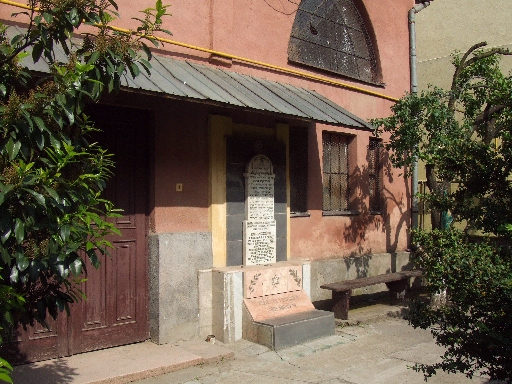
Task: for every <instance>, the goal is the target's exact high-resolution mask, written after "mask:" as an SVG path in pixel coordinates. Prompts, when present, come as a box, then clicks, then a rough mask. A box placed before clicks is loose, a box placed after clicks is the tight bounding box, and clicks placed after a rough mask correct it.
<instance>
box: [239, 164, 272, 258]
mask: <svg viewBox="0 0 512 384" xmlns="http://www.w3.org/2000/svg"><path fill="white" fill-rule="evenodd" d="M246 170H247V172H246V173H245V174H244V176H245V183H246V188H245V190H246V196H245V220H244V265H257V264H268V263H275V261H276V221H275V219H274V179H275V175H274V174H273V168H272V162H271V161H270V159H269V158H268V157H266V156H264V155H257V156H255V157H253V158H252V160H251V161H250V162H249V164H248V165H247V169H246Z"/></svg>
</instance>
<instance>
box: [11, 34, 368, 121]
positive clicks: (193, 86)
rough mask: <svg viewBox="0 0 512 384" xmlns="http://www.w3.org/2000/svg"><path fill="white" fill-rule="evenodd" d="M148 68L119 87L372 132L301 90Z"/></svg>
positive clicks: (159, 64) (202, 71)
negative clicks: (148, 70)
mask: <svg viewBox="0 0 512 384" xmlns="http://www.w3.org/2000/svg"><path fill="white" fill-rule="evenodd" d="M8 32H9V33H8V34H9V35H10V34H18V33H23V30H21V29H20V28H18V27H11V28H9V29H8ZM55 48H56V49H55V55H56V59H57V61H62V62H66V61H67V57H66V55H65V54H64V52H63V51H62V50H61V48H60V46H56V47H55ZM23 63H24V64H25V65H26V66H27V67H28V68H29V69H30V70H34V71H37V72H45V73H48V72H49V67H48V64H47V63H46V62H45V61H44V59H43V58H41V59H40V60H39V61H38V62H37V63H35V64H34V62H33V61H32V59H31V55H29V56H28V57H26V58H25V59H24V62H23ZM151 66H152V68H151V76H148V74H147V73H146V72H144V71H141V73H140V75H139V76H138V77H136V78H135V79H133V78H132V77H131V76H130V75H126V76H124V77H123V79H122V82H121V83H122V86H123V87H125V88H128V89H133V90H143V91H147V92H151V93H157V94H163V95H167V96H171V97H176V98H182V99H186V100H194V101H198V102H212V103H217V104H219V105H228V106H233V107H240V108H247V109H252V110H255V111H262V112H268V113H275V114H279V115H284V116H287V117H294V118H299V119H302V120H308V121H314V122H320V123H326V124H330V125H345V126H350V127H353V128H357V129H364V130H373V127H372V126H371V125H370V124H368V123H367V122H365V121H364V120H363V119H361V118H359V117H357V116H355V115H353V114H351V113H350V112H348V111H347V110H345V109H344V108H342V107H341V106H339V105H338V104H336V103H335V102H333V101H331V100H329V99H327V98H325V97H323V96H322V95H320V94H319V93H317V92H315V91H311V90H308V89H305V88H299V87H296V86H292V85H288V84H284V83H279V82H274V81H269V80H265V79H262V78H258V77H254V76H248V75H242V74H239V73H236V72H231V71H227V70H224V69H219V68H216V67H213V66H206V65H201V64H197V63H193V62H190V61H182V60H176V59H172V58H170V57H165V56H161V55H154V56H153V59H152V60H151Z"/></svg>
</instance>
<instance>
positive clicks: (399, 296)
mask: <svg viewBox="0 0 512 384" xmlns="http://www.w3.org/2000/svg"><path fill="white" fill-rule="evenodd" d="M386 285H387V287H388V289H389V297H390V299H391V304H392V305H400V304H403V302H404V299H405V294H406V293H407V288H409V279H402V280H397V281H391V282H389V283H386Z"/></svg>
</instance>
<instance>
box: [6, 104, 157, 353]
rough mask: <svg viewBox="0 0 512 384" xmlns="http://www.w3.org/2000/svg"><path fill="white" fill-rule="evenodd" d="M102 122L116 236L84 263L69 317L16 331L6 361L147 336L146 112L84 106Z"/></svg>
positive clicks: (84, 349) (100, 137)
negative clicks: (97, 261) (104, 251)
mask: <svg viewBox="0 0 512 384" xmlns="http://www.w3.org/2000/svg"><path fill="white" fill-rule="evenodd" d="M88 114H90V115H91V116H92V118H93V121H95V122H96V126H98V127H100V128H102V132H101V133H98V137H95V138H94V139H95V140H97V141H98V142H99V143H100V144H101V145H102V146H103V147H104V148H108V149H109V152H110V153H113V154H114V161H115V163H116V166H115V170H114V173H115V176H113V177H112V178H111V179H109V182H108V184H107V189H106V191H105V197H106V198H107V199H109V200H111V201H113V202H114V205H115V206H116V207H117V208H121V209H122V210H123V212H122V216H121V217H117V218H115V219H113V220H114V222H115V225H116V227H117V228H118V229H119V230H120V231H121V236H117V235H114V236H111V237H110V238H109V239H108V240H109V241H110V242H111V243H112V244H113V249H111V250H110V253H111V255H110V257H109V256H106V257H102V258H101V266H100V268H99V269H95V268H94V267H92V266H91V265H90V263H89V264H88V265H87V276H86V278H87V280H86V282H85V283H83V284H82V290H83V292H84V293H85V294H86V296H87V299H86V300H82V301H81V302H78V303H75V304H73V305H72V307H71V316H69V317H68V316H66V313H65V312H63V313H60V314H59V316H58V319H57V321H52V322H50V329H46V328H45V327H43V326H41V325H40V324H37V325H35V326H34V327H29V328H28V329H27V330H26V331H24V330H19V331H18V332H17V334H16V337H15V339H14V340H13V341H12V342H11V343H8V344H6V345H4V348H3V349H4V351H3V353H2V357H7V358H8V359H9V358H10V359H11V361H14V362H30V361H38V360H45V359H50V358H54V357H59V356H69V355H72V354H76V353H81V352H87V351H92V350H96V349H102V348H107V347H112V346H117V345H123V344H129V343H134V342H138V341H143V340H146V339H148V338H149V325H148V278H147V268H148V266H147V264H148V256H147V230H148V229H147V227H148V223H147V201H148V199H147V195H148V174H149V172H148V169H149V168H148V156H147V153H148V151H147V148H146V146H147V144H146V143H147V142H148V140H147V138H148V133H149V129H148V128H149V127H148V125H149V124H150V121H151V116H150V114H149V113H148V112H145V111H141V110H136V109H131V108H120V107H111V106H91V108H90V109H89V110H88Z"/></svg>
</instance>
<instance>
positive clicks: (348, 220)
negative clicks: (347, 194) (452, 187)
mask: <svg viewBox="0 0 512 384" xmlns="http://www.w3.org/2000/svg"><path fill="white" fill-rule="evenodd" d="M164 3H170V4H171V7H170V8H169V11H170V12H171V13H172V16H171V17H167V18H166V19H165V24H164V27H165V28H167V29H169V30H171V31H172V32H173V36H172V37H168V36H166V35H163V34H162V35H161V36H162V37H165V38H170V39H173V40H176V41H179V42H183V43H187V44H191V45H195V46H199V47H203V48H209V49H213V50H217V51H222V52H226V53H229V54H233V55H237V56H240V57H246V58H249V59H252V60H256V61H261V62H265V63H269V64H272V65H276V66H281V67H285V68H290V69H295V70H299V71H301V72H306V73H310V74H313V75H316V76H321V77H326V78H329V79H333V80H337V81H341V82H344V83H346V84H349V85H353V86H356V87H360V88H362V89H367V90H370V91H373V92H377V93H381V94H384V95H387V96H391V97H395V98H399V97H401V96H402V95H403V94H404V93H405V92H406V91H407V90H408V88H409V80H408V79H409V66H408V65H409V64H408V53H409V43H408V22H407V12H408V10H409V9H410V8H412V7H413V6H414V0H380V1H375V0H363V1H362V4H363V5H364V7H365V10H366V14H367V18H368V20H369V21H370V22H371V25H372V27H373V35H374V37H375V43H376V46H375V47H376V50H377V52H378V59H379V62H380V67H381V71H382V82H383V85H372V84H367V83H361V82H357V81H354V80H351V79H349V78H346V77H343V76H338V75H334V74H333V75H331V74H329V73H328V72H322V71H317V70H314V69H308V68H306V67H299V66H296V65H293V64H292V63H289V62H288V59H287V50H288V41H289V37H290V31H291V28H292V24H293V22H294V17H295V12H294V11H295V9H296V7H297V6H296V5H295V4H293V3H292V2H288V1H281V0H267V1H262V0H202V1H198V0H169V1H165V0H164ZM118 4H119V6H120V9H119V12H120V14H121V18H120V19H118V20H116V21H115V22H114V23H113V25H115V26H118V27H122V28H134V27H135V26H136V23H135V22H134V21H133V20H131V18H132V17H135V16H140V14H138V12H137V11H138V10H140V9H144V8H147V7H151V6H153V5H154V0H138V1H131V0H125V1H119V2H118ZM16 11H18V10H17V9H16V8H13V7H11V6H8V5H5V4H0V17H1V18H4V19H7V18H9V16H10V14H11V13H12V12H16ZM18 19H19V20H20V21H21V19H22V17H18V18H17V20H18ZM159 51H160V52H162V53H165V54H168V55H170V56H172V57H175V58H178V59H187V60H193V61H198V62H202V63H209V62H210V59H212V57H211V56H210V54H208V53H203V52H199V51H196V50H192V49H188V48H181V47H177V46H175V45H173V44H165V45H164V46H163V47H161V50H159ZM213 58H214V59H215V57H213ZM212 63H218V64H219V65H221V66H222V68H223V69H226V70H230V71H237V72H239V73H244V74H250V75H254V76H258V77H262V78H266V79H270V80H274V81H280V82H283V83H288V84H293V85H296V86H300V87H304V88H308V89H312V90H315V91H317V92H318V93H320V94H322V95H323V96H325V97H328V98H329V99H331V100H333V101H334V102H336V103H338V104H339V105H341V106H342V107H344V108H346V109H347V110H348V111H350V112H351V113H354V114H356V115H358V116H360V117H361V118H363V119H370V118H374V117H384V116H387V115H389V114H390V107H391V106H392V105H393V102H392V101H389V100H385V99H383V98H381V97H378V96H373V95H367V94H364V93H362V92H356V91H353V90H348V89H346V88H343V87H340V86H335V85H328V84H324V83H321V82H317V81H313V80H310V79H305V78H302V77H299V76H295V75H289V74H284V73H282V72H278V71H275V70H269V69H264V68H261V67H258V66H255V65H251V64H246V63H243V62H239V61H237V60H220V61H217V62H215V61H212ZM111 99H112V102H115V103H122V104H127V105H131V104H132V105H133V106H136V107H141V108H149V109H152V110H153V111H154V112H155V124H156V127H155V132H154V153H152V157H153V159H154V169H153V170H151V171H152V172H153V175H154V177H153V178H152V179H153V184H154V185H153V191H152V193H153V196H152V206H151V227H152V230H153V231H154V232H157V233H165V232H187V231H208V230H209V217H208V204H209V200H208V186H209V180H208V167H209V164H208V132H207V129H208V123H207V121H208V115H209V114H211V113H220V114H229V113H231V112H230V111H227V110H223V109H222V108H217V109H215V108H211V107H207V106H201V105H197V104H192V103H185V102H178V101H175V100H167V99H164V98H157V97H147V96H142V95H128V96H126V95H120V96H118V97H117V98H111ZM114 99H115V100H114ZM260 117H261V115H255V114H246V117H245V119H246V120H248V121H246V123H247V124H253V125H258V121H257V120H258V119H259V118H260ZM251 119H252V122H251ZM287 123H289V124H292V123H293V122H287ZM323 130H329V131H334V132H342V133H348V134H352V135H357V136H356V155H355V157H356V163H355V164H352V165H351V169H352V170H353V173H352V174H351V176H352V177H355V176H357V172H361V171H362V170H363V169H365V167H366V166H367V145H368V139H369V137H370V136H371V133H369V132H364V131H355V130H352V129H347V128H342V127H332V126H328V125H322V124H311V128H310V146H309V149H308V150H309V163H310V165H309V167H310V168H309V185H308V193H309V212H310V214H311V216H310V217H300V218H291V219H290V225H291V228H290V229H291V230H290V239H291V252H290V256H291V257H292V258H310V259H327V258H334V257H346V256H351V255H359V254H369V253H381V252H389V251H395V250H404V249H406V248H407V233H406V232H407V227H408V223H409V209H410V206H409V201H410V194H409V193H410V188H409V186H410V181H408V180H404V179H403V178H402V177H400V170H395V169H391V168H389V167H384V170H383V172H382V175H381V176H382V178H381V180H382V182H383V194H384V199H385V204H384V206H385V212H384V215H382V216H378V215H373V216H372V215H369V214H368V213H367V211H366V212H365V209H364V206H365V204H366V206H367V205H368V201H367V200H368V198H367V197H365V190H364V188H365V186H364V183H361V184H360V185H359V186H358V187H357V188H356V190H355V191H354V197H355V202H354V204H356V205H358V206H360V207H363V208H362V211H363V213H362V214H361V215H359V216H351V217H346V216H331V217H326V216H322V170H321V166H322V161H321V160H322V139H321V137H322V131H323ZM292 134H293V132H292ZM384 139H385V138H384ZM148 171H149V170H148ZM176 184H182V185H183V191H182V192H178V191H176Z"/></svg>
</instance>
